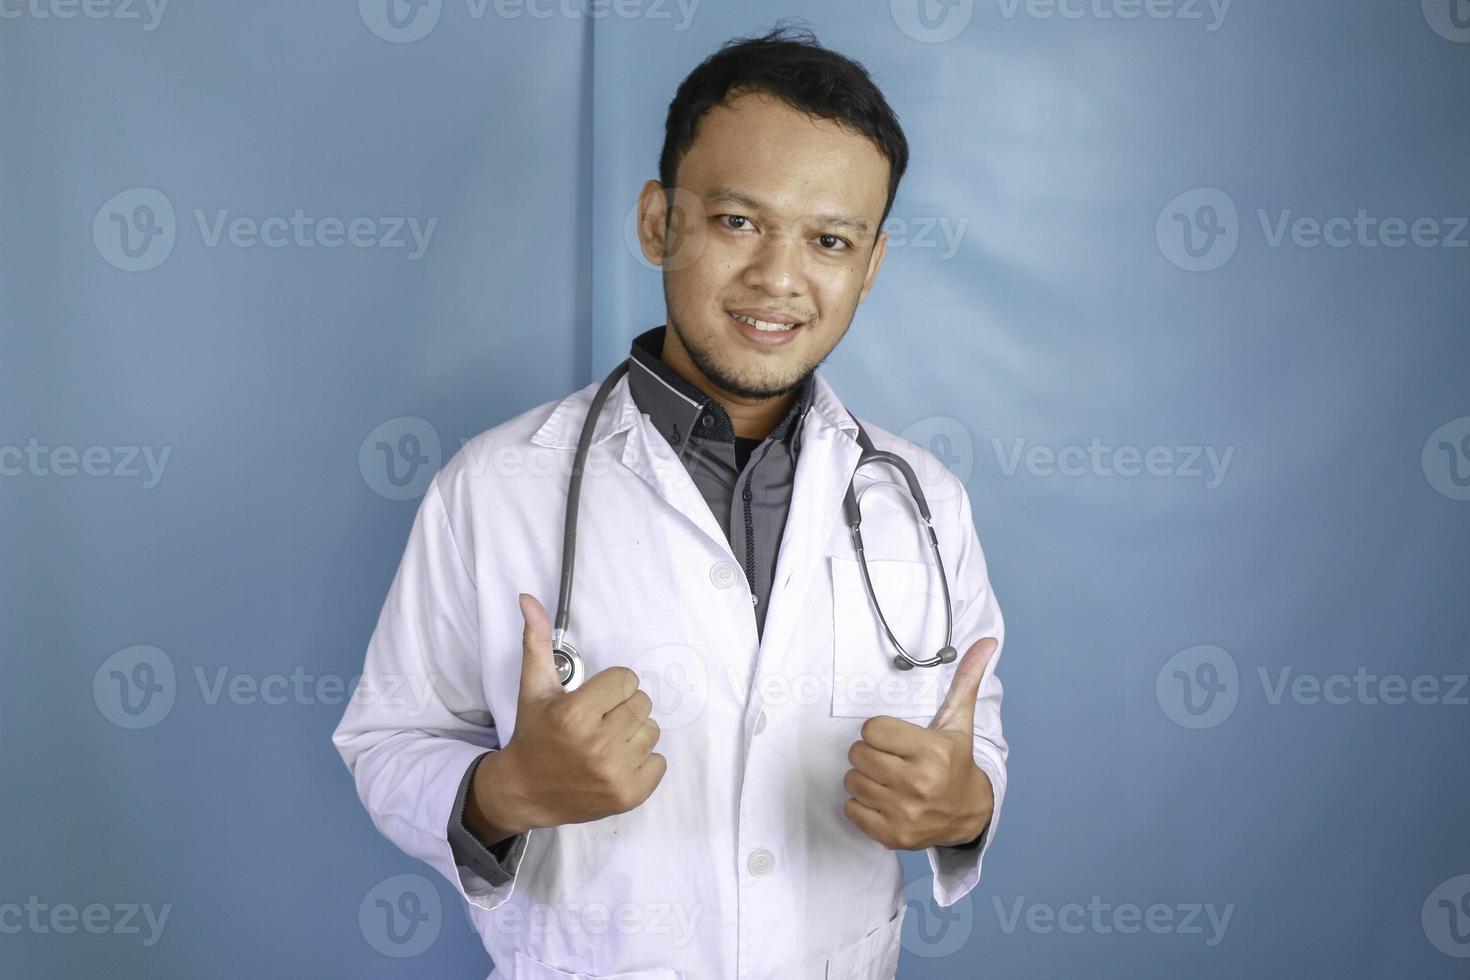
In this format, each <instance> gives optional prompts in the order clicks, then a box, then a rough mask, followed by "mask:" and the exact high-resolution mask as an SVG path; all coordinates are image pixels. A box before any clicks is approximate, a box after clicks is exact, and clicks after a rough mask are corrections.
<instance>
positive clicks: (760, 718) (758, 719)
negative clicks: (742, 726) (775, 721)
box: [755, 711, 766, 735]
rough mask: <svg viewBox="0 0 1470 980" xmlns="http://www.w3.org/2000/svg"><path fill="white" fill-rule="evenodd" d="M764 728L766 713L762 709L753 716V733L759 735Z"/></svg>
mask: <svg viewBox="0 0 1470 980" xmlns="http://www.w3.org/2000/svg"><path fill="white" fill-rule="evenodd" d="M765 730H766V713H765V712H764V711H762V712H761V713H760V714H758V715H756V716H755V733H756V734H757V735H759V734H760V733H761V732H763V731H765Z"/></svg>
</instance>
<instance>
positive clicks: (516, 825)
mask: <svg viewBox="0 0 1470 980" xmlns="http://www.w3.org/2000/svg"><path fill="white" fill-rule="evenodd" d="M464 822H465V826H466V827H468V828H469V830H470V832H471V833H473V834H474V835H475V836H476V837H478V838H479V839H480V840H481V841H482V842H483V843H484V844H485V846H486V847H494V846H495V845H496V844H500V843H502V842H504V841H505V840H507V839H509V838H511V837H514V836H516V835H517V834H522V833H525V832H526V831H528V830H530V829H532V823H531V821H530V819H529V818H528V816H527V807H526V806H525V802H524V794H523V793H522V791H521V782H520V779H519V776H518V774H517V770H516V766H515V757H514V756H513V755H512V754H511V753H510V751H509V750H508V749H499V750H497V751H494V752H490V753H488V754H486V755H485V756H483V757H482V758H481V759H480V761H479V764H478V765H476V766H475V774H474V776H473V777H472V778H471V780H470V791H469V793H468V795H467V797H466V799H465V810H464Z"/></svg>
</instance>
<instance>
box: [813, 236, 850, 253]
mask: <svg viewBox="0 0 1470 980" xmlns="http://www.w3.org/2000/svg"><path fill="white" fill-rule="evenodd" d="M818 241H820V242H821V243H822V247H823V248H825V249H828V250H830V251H840V250H842V249H848V248H852V242H849V241H848V240H847V239H845V238H841V237H839V236H837V235H822V236H820V237H819V238H818Z"/></svg>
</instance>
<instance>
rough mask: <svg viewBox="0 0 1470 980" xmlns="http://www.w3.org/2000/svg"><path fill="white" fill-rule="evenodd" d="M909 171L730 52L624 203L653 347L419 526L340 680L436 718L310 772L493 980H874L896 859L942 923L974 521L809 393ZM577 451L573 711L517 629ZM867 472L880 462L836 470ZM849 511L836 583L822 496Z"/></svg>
mask: <svg viewBox="0 0 1470 980" xmlns="http://www.w3.org/2000/svg"><path fill="white" fill-rule="evenodd" d="M907 159H908V147H907V143H906V141H905V138H904V135H903V132H902V130H901V129H900V127H899V125H898V120H897V118H896V117H895V115H894V114H893V112H892V110H891V109H890V108H889V106H888V105H887V103H886V101H885V100H884V99H883V96H882V95H881V93H880V92H879V91H878V89H877V88H876V86H874V85H873V83H872V81H871V79H870V78H869V77H868V75H867V73H866V72H865V71H864V70H863V69H862V67H861V66H859V65H857V64H856V63H854V62H852V61H850V60H848V59H846V58H844V57H842V56H841V55H838V54H836V53H834V52H831V51H828V50H826V49H824V48H822V47H820V46H819V45H818V44H817V43H816V41H815V39H814V38H812V37H811V36H810V35H809V34H805V33H799V32H792V31H789V30H785V29H781V28H778V29H777V30H775V31H773V32H771V33H770V34H767V35H765V36H763V37H759V38H755V39H748V40H740V41H734V42H731V43H729V44H727V45H725V46H724V47H723V48H722V49H721V50H720V51H719V52H717V53H716V54H714V55H712V56H711V57H710V58H709V59H707V60H706V61H705V62H704V63H703V64H701V65H699V66H698V67H697V68H696V69H695V70H694V71H693V72H692V73H691V74H690V75H689V76H688V77H687V78H686V79H685V80H684V82H683V83H682V84H681V85H680V86H679V89H678V91H677V93H676V95H675V97H674V100H673V102H672V103H671V105H670V106H669V112H668V119H667V123H666V132H665V142H664V147H663V153H662V156H661V158H660V161H659V179H658V180H650V181H649V182H648V183H647V184H646V185H645V186H644V188H643V190H642V193H641V195H640V197H639V205H638V206H639V211H638V217H639V220H638V229H639V238H640V241H641V244H642V248H643V252H644V254H645V255H646V256H647V257H648V259H649V260H650V261H652V262H654V263H657V264H658V265H660V266H661V268H662V276H663V286H664V296H665V301H666V311H665V312H666V316H665V323H664V324H661V325H659V326H657V327H654V328H652V329H649V330H646V331H644V332H642V333H640V334H639V335H638V336H636V337H635V338H634V339H633V342H632V345H631V348H630V352H629V358H628V361H627V362H626V363H625V364H624V365H620V366H619V369H618V370H617V371H615V372H614V374H613V375H610V376H609V378H608V379H607V381H606V382H604V383H603V384H601V385H598V384H594V385H589V386H588V387H586V388H583V389H582V390H580V391H578V392H574V393H573V394H571V395H569V396H567V397H566V398H562V399H559V400H556V401H553V402H548V403H546V404H544V405H540V406H537V407H536V408H534V409H531V410H529V411H527V412H525V413H523V414H521V415H519V416H517V417H515V418H513V419H510V420H509V421H507V422H505V423H503V424H501V425H499V426H496V427H495V428H493V429H491V430H489V431H488V432H485V433H482V434H481V435H479V436H477V437H476V438H475V439H473V440H471V441H470V442H469V443H467V444H466V445H465V447H464V448H463V449H462V450H461V451H460V452H459V453H458V454H457V455H456V456H455V457H454V459H452V460H451V461H450V462H449V463H448V464H447V465H446V466H445V467H444V469H443V470H442V471H441V472H440V473H438V474H437V475H436V477H435V479H434V481H433V483H432V484H431V486H430V487H429V490H428V492H427V493H426V494H425V497H424V501H423V504H422V505H421V507H420V509H419V513H418V516H417V518H416V520H415V522H414V526H413V529H412V531H411V533H410V537H409V542H408V546H407V548H406V550H405V553H404V557H403V561H402V563H401V564H400V567H399V569H398V573H397V576H396V577H395V579H394V581H393V584H392V586H391V588H390V590H389V595H388V598H387V601H386V602H385V604H384V607H383V612H382V615H381V617H380V619H379V621H378V625H377V629H376V630H375V632H374V634H373V637H372V640H371V642H370V644H369V647H368V651H367V657H366V663H365V666H364V671H363V682H364V684H369V682H372V683H371V684H369V689H372V690H383V689H386V687H387V683H388V681H389V680H398V681H399V682H402V681H405V680H407V681H409V682H410V683H409V685H408V688H409V689H410V690H415V691H421V690H422V691H429V692H432V696H431V697H428V698H427V699H425V700H423V701H422V702H416V703H415V704H413V705H409V706H405V705H402V704H398V703H390V702H389V699H387V698H382V699H369V698H357V697H355V698H354V699H353V701H352V703H351V704H350V705H349V707H348V710H347V712H346V714H345V715H344V717H343V719H342V721H341V723H340V724H339V726H338V728H337V731H336V732H335V734H334V742H335V744H336V746H337V748H338V750H339V751H340V752H341V754H342V757H343V759H344V761H345V762H346V764H347V766H348V768H349V769H350V770H351V772H352V774H353V776H354V777H355V779H356V782H357V788H358V792H359V795H360V796H361V798H362V800H363V803H364V806H365V807H366V808H367V809H368V811H369V813H370V814H371V815H372V817H373V820H374V822H375V824H376V825H377V827H378V828H379V829H380V830H381V831H382V832H383V834H384V835H385V836H387V837H388V838H389V839H390V840H392V841H393V842H394V843H395V844H397V845H398V846H399V847H400V848H402V849H403V850H404V851H405V852H407V853H408V854H410V855H412V856H414V857H418V858H421V859H422V860H424V861H426V862H428V863H429V864H431V865H432V866H433V867H435V868H436V869H438V870H439V871H440V872H441V873H442V874H443V875H444V876H445V878H446V879H447V880H448V881H449V882H451V883H452V885H453V886H454V887H455V888H456V889H457V890H458V892H459V894H460V895H461V896H463V897H464V899H465V900H466V901H467V902H468V903H469V909H470V914H471V917H472V919H473V921H474V923H475V927H476V929H477V930H478V931H479V932H480V934H481V936H482V938H483V940H484V942H485V946H486V949H487V950H488V951H489V952H490V954H491V956H492V958H493V959H494V960H495V962H496V965H497V970H496V972H495V973H494V974H492V977H502V978H505V980H527V978H529V980H538V978H554V977H582V978H597V977H607V978H619V980H649V978H677V977H690V978H693V977H699V978H706V977H709V978H719V977H731V978H735V977H739V978H765V977H772V978H775V977H780V978H792V977H796V978H806V977H810V978H829V977H841V978H843V980H853V978H858V980H865V978H866V980H891V978H892V977H893V976H894V973H895V971H896V968H897V962H898V956H899V940H900V937H901V935H902V924H903V920H904V916H905V913H906V911H907V905H906V904H905V902H904V899H903V890H904V879H903V872H902V867H901V865H900V863H899V861H898V859H897V856H896V855H895V853H894V852H895V851H896V850H903V849H907V850H916V851H923V852H924V853H925V854H926V855H927V857H928V860H929V864H930V867H931V870H932V871H933V873H934V875H933V881H932V886H931V888H930V892H931V894H932V896H933V898H934V900H935V901H936V902H938V903H939V904H941V905H944V906H948V905H951V904H953V903H954V902H955V901H957V900H958V899H959V898H961V897H962V896H963V895H965V894H966V893H967V892H968V891H970V890H971V889H972V888H974V886H975V884H976V882H977V881H978V880H979V876H980V865H981V859H982V857H983V854H984V852H985V851H986V850H987V849H988V847H989V846H990V842H991V840H992V839H993V837H994V831H995V826H996V821H997V819H998V816H999V812H1000V804H1001V799H1002V797H1003V794H1004V789H1005V773H1006V770H1005V760H1006V754H1007V746H1006V743H1005V740H1004V738H1003V735H1002V730H1001V722H1000V705H1001V694H1002V692H1001V685H1000V680H999V678H998V677H996V675H995V672H994V665H995V663H996V661H997V660H998V658H999V652H1000V647H1001V644H1002V642H1003V640H1004V626H1003V622H1002V619H1001V614H1000V608H999V605H998V604H997V601H996V598H995V595H994V593H993V591H992V590H991V588H990V583H989V579H988V574H987V570H986V565H985V559H984V555H983V553H982V551H981V548H980V542H979V540H978V538H977V536H976V533H975V528H974V522H973V516H972V513H971V510H970V501H969V497H968V494H967V493H966V491H965V488H964V486H963V485H962V484H961V483H960V482H959V480H958V479H957V478H956V477H955V476H954V475H953V474H951V473H950V472H949V471H948V470H946V469H945V468H944V467H943V466H942V465H941V464H940V462H939V461H938V459H937V458H936V457H934V456H933V455H932V454H930V453H928V452H927V451H926V450H925V449H923V448H922V447H920V446H917V445H915V444H913V443H911V442H907V441H905V440H902V439H899V438H897V437H896V436H894V435H893V433H891V432H889V431H887V430H884V429H882V428H879V427H877V426H875V425H872V424H871V423H860V422H859V420H857V419H856V418H855V417H854V416H853V415H852V414H851V413H850V412H848V411H847V410H846V409H845V408H844V406H843V404H842V402H841V400H840V399H839V398H838V397H837V395H836V392H835V391H834V390H833V389H832V387H831V385H830V384H828V383H827V381H826V379H825V378H824V377H823V376H822V375H821V374H820V373H819V372H818V371H817V367H818V365H819V364H820V363H821V362H822V361H823V360H824V359H825V358H826V356H827V355H828V354H829V353H830V352H831V351H832V350H833V348H834V347H835V346H836V345H837V344H838V342H839V341H841V339H842V338H843V336H844V335H845V334H846V333H847V330H848V328H849V326H850V325H851V323H852V320H853V316H854V313H855V312H856V310H857V307H858V304H860V303H861V302H862V301H863V300H864V298H866V296H867V295H868V292H869V290H871V289H872V287H873V283H874V281H875V279H876V277H877V274H878V270H879V268H880V267H881V266H882V264H883V257H884V254H885V251H886V245H887V237H886V235H885V234H884V233H883V231H882V226H883V222H884V220H885V219H886V218H887V216H888V212H889V210H890V209H891V207H892V205H893V200H894V195H895V193H896V191H897V188H898V183H899V180H900V179H901V178H902V176H903V172H904V169H905V167H906V165H907ZM901 339H902V340H903V341H904V342H906V343H913V344H917V343H918V342H919V341H920V339H921V338H918V337H903V338H901ZM623 371H626V373H625V374H623V373H621V372H623ZM595 390H600V391H601V392H602V397H603V398H605V403H603V402H600V401H596V400H595V399H594V391H595ZM579 443H585V444H586V445H587V447H588V452H589V456H588V460H589V463H590V462H591V461H593V460H595V461H596V462H597V464H598V465H597V466H596V467H595V468H594V467H592V466H591V465H589V466H587V467H586V473H585V484H584V485H583V486H582V489H581V493H580V498H579V499H580V500H581V511H580V518H579V521H578V523H577V525H576V530H577V531H578V534H579V536H578V539H577V540H578V546H577V549H576V551H575V560H574V562H573V566H572V567H574V568H577V569H580V570H581V571H580V574H579V575H578V576H577V582H578V583H579V589H578V590H577V592H576V599H575V603H571V604H570V614H571V615H570V628H569V631H570V632H575V634H576V635H577V636H578V638H579V639H578V643H577V648H578V649H579V650H580V654H581V656H582V657H583V658H584V659H585V662H586V663H585V675H586V680H585V682H580V683H577V682H570V681H568V680H567V678H565V677H563V676H562V675H559V674H558V669H557V662H556V660H555V659H554V657H553V653H552V649H553V639H554V636H553V631H552V624H551V621H550V617H549V615H548V611H547V609H546V607H545V606H544V605H543V603H542V602H541V600H540V599H538V598H537V597H538V596H543V597H549V596H552V595H555V594H556V592H557V588H558V584H559V582H560V581H561V575H562V566H561V562H562V561H563V557H564V554H565V551H564V549H563V531H564V528H565V527H566V521H565V517H564V510H565V508H566V505H567V501H568V483H567V476H568V474H569V473H570V472H572V471H573V469H574V464H573V458H574V456H575V454H576V451H577V448H578V445H579ZM866 446H871V447H875V448H878V449H882V450H886V451H887V452H889V453H891V454H893V455H892V457H891V459H889V460H877V461H869V462H867V463H866V465H864V466H863V467H862V468H859V466H858V464H859V461H860V460H861V459H864V447H866ZM507 450H513V452H512V453H510V454H509V455H507ZM490 460H498V461H505V460H516V461H517V462H516V463H513V464H503V463H497V464H496V465H485V463H486V462H487V461H490ZM895 460H896V461H899V462H903V463H906V464H907V465H908V466H909V467H911V469H912V471H914V472H917V473H919V474H923V475H924V476H925V479H924V480H923V481H922V483H923V495H924V496H925V497H927V498H928V502H929V504H930V506H931V514H932V539H931V538H929V537H927V536H926V535H927V534H928V533H929V532H927V531H926V530H925V529H924V526H923V525H922V524H920V523H919V521H918V518H917V514H916V505H915V504H914V503H913V502H911V501H910V499H909V497H908V492H909V485H908V483H907V482H906V480H905V478H904V476H903V475H902V472H901V469H900V468H899V467H898V466H897V465H896V464H895V462H894V461H895ZM850 485H851V489H849V486H850ZM916 485H917V484H916ZM869 490H872V491H873V493H872V494H870V495H867V499H866V500H863V501H862V507H861V517H862V539H861V545H862V550H861V552H859V549H858V542H857V539H856V536H855V535H854V534H853V533H852V531H851V529H850V528H849V526H848V524H847V523H846V522H845V520H844V518H843V514H844V501H845V498H846V496H847V495H848V494H849V493H853V494H855V495H856V496H857V497H858V498H861V497H862V496H863V495H865V494H867V492H868V491H869ZM931 540H932V542H933V543H934V544H935V545H937V551H938V555H937V556H936V555H935V554H934V553H933V551H932V550H930V541H931ZM916 543H917V546H916ZM936 557H938V558H939V560H934V559H935V558H936ZM941 563H942V564H941ZM870 589H871V592H870ZM875 597H876V599H877V600H878V602H880V603H882V606H881V609H882V612H881V614H880V612H879V607H878V606H877V605H875V603H874V601H873V600H874V598H875ZM553 611H556V610H553ZM556 639H558V640H560V639H563V638H561V637H556ZM517 641H519V642H517ZM936 651H938V653H936ZM958 651H963V656H956V654H957V652H958ZM913 662H917V663H918V664H919V666H911V663H913ZM901 668H902V669H901ZM415 681H417V683H416V684H415V683H413V682H415ZM655 747H657V748H658V749H659V750H660V751H658V752H655V751H654V748H655Z"/></svg>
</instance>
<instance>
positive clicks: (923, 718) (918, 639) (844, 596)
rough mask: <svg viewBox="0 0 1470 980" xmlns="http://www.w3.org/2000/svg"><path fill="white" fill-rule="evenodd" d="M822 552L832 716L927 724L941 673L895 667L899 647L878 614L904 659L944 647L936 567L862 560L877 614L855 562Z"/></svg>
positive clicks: (944, 626)
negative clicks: (826, 567)
mask: <svg viewBox="0 0 1470 980" xmlns="http://www.w3.org/2000/svg"><path fill="white" fill-rule="evenodd" d="M827 557H828V559H829V560H830V561H831V563H832V643H833V646H832V714H833V715H834V716H838V717H845V718H871V717H873V716H874V715H892V716H893V717H896V718H908V719H910V720H914V721H917V722H919V723H922V724H927V723H928V722H929V720H930V719H932V718H933V717H934V713H935V712H936V711H938V710H939V702H940V690H939V687H940V672H939V670H937V669H935V668H932V667H913V668H910V669H908V670H900V669H899V668H898V667H896V666H894V663H893V658H894V657H896V656H898V648H897V647H895V646H894V645H893V642H892V641H891V640H890V639H889V638H888V634H887V632H885V630H884V629H883V619H886V620H887V622H888V628H889V629H891V630H892V631H893V635H894V636H895V637H897V638H898V642H899V643H902V644H903V648H904V649H905V650H907V651H908V652H909V655H910V656H912V657H914V658H915V659H917V660H923V659H927V658H929V657H932V656H933V655H934V654H935V652H936V651H938V650H939V648H940V647H941V646H943V644H944V637H945V633H946V631H947V625H948V624H947V621H946V619H945V614H944V593H943V586H941V585H940V584H939V578H938V574H939V573H938V571H937V570H936V569H932V568H931V567H930V566H929V564H928V563H926V562H921V561H908V560H906V559H898V558H869V559H868V575H869V577H870V578H871V579H872V583H873V591H874V592H875V593H877V596H878V602H879V603H880V604H881V605H882V609H883V614H882V615H883V619H880V618H879V614H878V611H877V610H876V609H875V608H874V606H873V602H872V600H871V599H870V598H869V597H868V592H867V589H866V588H864V586H863V573H862V570H861V568H860V567H859V563H858V560H857V559H856V558H844V557H842V556H840V555H828V556H827ZM931 583H932V591H931Z"/></svg>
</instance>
